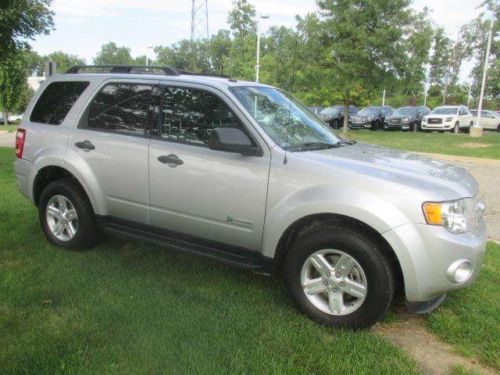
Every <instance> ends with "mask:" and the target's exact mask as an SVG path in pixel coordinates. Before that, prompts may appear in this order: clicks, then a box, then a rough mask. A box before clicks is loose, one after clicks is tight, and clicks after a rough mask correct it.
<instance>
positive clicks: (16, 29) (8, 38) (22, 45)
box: [0, 0, 54, 64]
mask: <svg viewBox="0 0 500 375" xmlns="http://www.w3.org/2000/svg"><path fill="white" fill-rule="evenodd" d="M50 3H51V1H50V0H29V1H28V0H2V5H1V7H0V46H2V53H0V64H4V62H5V61H6V60H9V59H11V58H14V59H15V56H14V57H13V55H15V54H16V53H19V51H22V50H24V49H27V48H28V47H29V46H28V43H27V39H33V37H34V36H35V35H37V34H48V33H49V32H50V31H51V30H52V28H53V25H54V23H53V19H52V16H53V12H51V11H50V10H49V5H50Z"/></svg>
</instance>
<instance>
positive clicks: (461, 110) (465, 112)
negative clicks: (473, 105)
mask: <svg viewBox="0 0 500 375" xmlns="http://www.w3.org/2000/svg"><path fill="white" fill-rule="evenodd" d="M458 114H459V115H466V114H467V111H466V110H465V108H464V107H460V108H459V110H458Z"/></svg>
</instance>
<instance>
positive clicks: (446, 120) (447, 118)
mask: <svg viewBox="0 0 500 375" xmlns="http://www.w3.org/2000/svg"><path fill="white" fill-rule="evenodd" d="M444 121H445V122H450V121H453V117H446V118H445V119H444Z"/></svg>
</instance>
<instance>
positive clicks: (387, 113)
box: [382, 108, 392, 116]
mask: <svg viewBox="0 0 500 375" xmlns="http://www.w3.org/2000/svg"><path fill="white" fill-rule="evenodd" d="M391 113H392V112H391V110H390V109H389V108H382V114H383V115H384V116H389V115H390V114H391Z"/></svg>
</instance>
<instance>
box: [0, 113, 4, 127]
mask: <svg viewBox="0 0 500 375" xmlns="http://www.w3.org/2000/svg"><path fill="white" fill-rule="evenodd" d="M0 124H2V125H5V121H4V119H3V114H2V113H0Z"/></svg>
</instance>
